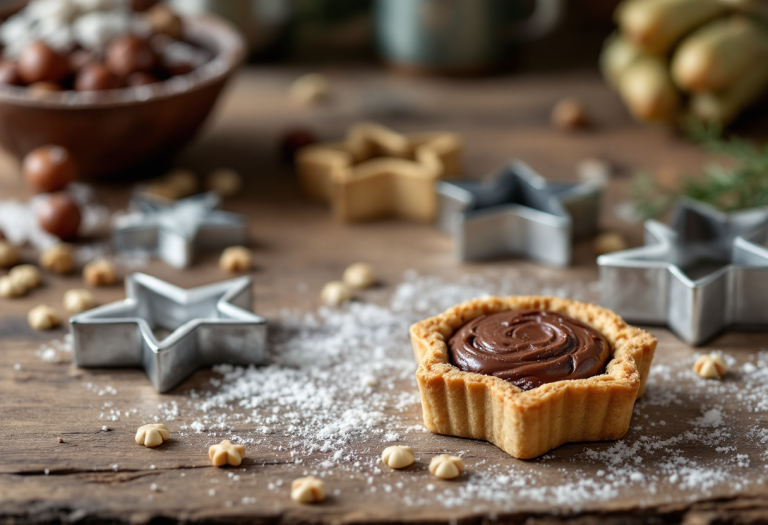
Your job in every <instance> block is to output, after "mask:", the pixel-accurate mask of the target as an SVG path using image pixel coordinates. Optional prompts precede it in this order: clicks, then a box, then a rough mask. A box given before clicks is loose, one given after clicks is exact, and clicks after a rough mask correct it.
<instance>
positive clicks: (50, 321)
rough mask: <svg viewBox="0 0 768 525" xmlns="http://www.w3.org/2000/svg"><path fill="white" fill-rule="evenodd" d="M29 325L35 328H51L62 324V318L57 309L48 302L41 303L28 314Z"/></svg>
mask: <svg viewBox="0 0 768 525" xmlns="http://www.w3.org/2000/svg"><path fill="white" fill-rule="evenodd" d="M27 322H28V323H29V326H30V327H31V328H33V329H35V330H50V329H51V328H56V327H57V326H59V325H60V324H61V318H59V314H58V313H56V310H54V309H53V308H51V307H50V306H48V305H47V304H41V305H38V306H35V307H34V308H32V309H31V310H30V311H29V313H28V314H27Z"/></svg>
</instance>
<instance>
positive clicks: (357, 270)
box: [343, 263, 376, 289]
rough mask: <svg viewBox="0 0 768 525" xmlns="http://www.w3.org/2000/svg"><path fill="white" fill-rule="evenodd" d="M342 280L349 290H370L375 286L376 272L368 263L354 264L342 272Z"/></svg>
mask: <svg viewBox="0 0 768 525" xmlns="http://www.w3.org/2000/svg"><path fill="white" fill-rule="evenodd" d="M343 279H344V284H346V285H347V286H349V287H350V288H358V289H362V288H370V287H371V286H373V285H374V284H376V270H374V269H373V266H371V265H370V264H368V263H355V264H352V265H350V266H349V267H348V268H347V269H346V270H344V277H343Z"/></svg>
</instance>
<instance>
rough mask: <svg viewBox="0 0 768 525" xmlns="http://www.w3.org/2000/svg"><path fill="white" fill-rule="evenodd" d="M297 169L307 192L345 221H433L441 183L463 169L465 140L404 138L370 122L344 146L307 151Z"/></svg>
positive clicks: (300, 155) (433, 135)
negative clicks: (462, 146) (436, 187)
mask: <svg viewBox="0 0 768 525" xmlns="http://www.w3.org/2000/svg"><path fill="white" fill-rule="evenodd" d="M296 164H297V169H298V172H299V177H300V180H301V184H302V187H303V189H304V193H305V194H306V195H307V196H308V197H310V198H312V199H315V200H319V201H323V202H330V203H331V207H332V209H333V214H334V216H335V217H336V218H337V219H338V220H340V221H343V222H357V221H367V220H373V219H380V218H385V217H399V218H403V219H407V220H413V221H421V222H429V221H431V220H433V219H434V216H435V213H436V209H437V197H436V195H435V182H436V181H437V180H439V179H441V178H450V177H454V176H456V175H457V174H458V173H459V170H460V168H461V140H460V139H459V137H458V136H457V135H455V134H453V133H446V132H426V133H416V134H408V135H402V134H400V133H396V132H394V131H392V130H389V129H387V128H385V127H383V126H380V125H378V124H374V123H370V122H364V123H360V124H357V125H355V126H353V127H352V128H351V129H350V130H349V133H348V135H347V138H346V140H344V141H342V142H334V143H321V144H315V145H312V146H307V147H305V148H302V149H301V150H299V152H298V154H297V159H296Z"/></svg>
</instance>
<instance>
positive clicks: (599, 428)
mask: <svg viewBox="0 0 768 525" xmlns="http://www.w3.org/2000/svg"><path fill="white" fill-rule="evenodd" d="M505 310H544V311H550V312H557V313H560V314H565V315H568V316H570V317H573V318H574V319H576V320H578V321H581V322H583V323H585V324H588V325H589V326H591V327H592V328H594V329H595V330H597V331H598V332H600V333H601V334H603V336H605V338H606V340H607V341H608V343H609V344H610V345H611V350H612V355H611V360H610V361H609V362H608V364H607V365H606V367H605V373H604V374H599V375H596V376H593V377H588V378H585V379H566V380H561V381H556V382H553V383H547V384H544V385H541V386H539V387H537V388H534V389H532V390H527V391H523V390H521V389H519V388H518V387H516V386H515V385H513V384H512V383H510V382H508V381H505V380H503V379H501V378H499V377H495V376H491V375H484V374H478V373H473V372H465V371H462V370H460V369H459V368H457V367H455V366H453V365H452V364H451V363H450V357H449V349H448V345H447V344H446V341H448V339H449V338H450V337H451V335H452V334H454V333H455V332H456V331H457V330H458V329H459V328H461V327H462V326H463V325H464V324H465V323H467V322H469V321H471V320H472V319H474V318H476V317H478V316H481V315H484V314H492V313H495V312H501V311H505ZM411 342H412V343H413V352H414V357H415V358H416V362H417V363H418V365H419V367H418V370H417V371H416V381H417V383H418V386H419V393H420V395H421V404H422V409H423V414H424V425H425V426H426V427H427V428H428V429H429V430H430V431H431V432H435V433H438V434H446V435H450V436H457V437H464V438H472V439H483V440H486V441H489V442H491V443H493V444H494V445H496V446H497V447H499V448H501V449H502V450H504V451H505V452H507V453H508V454H510V455H512V456H514V457H516V458H520V459H530V458H535V457H537V456H540V455H542V454H544V453H546V452H548V451H549V450H552V449H553V448H555V447H559V446H560V445H562V444H564V443H573V442H579V441H603V440H614V439H619V438H620V437H622V436H623V435H624V434H625V433H626V432H627V430H628V429H629V423H630V420H631V419H632V410H633V408H634V405H635V400H636V399H637V398H639V397H640V396H641V395H642V394H643V391H644V389H645V382H646V380H647V378H648V373H649V370H650V367H651V361H652V360H653V354H654V351H655V349H656V339H654V338H653V337H652V336H651V335H650V334H648V333H646V332H644V331H643V330H640V329H639V328H635V327H633V326H629V325H628V324H627V323H626V322H624V321H623V320H622V319H621V318H620V317H619V316H618V315H616V314H615V313H613V312H611V311H609V310H606V309H605V308H601V307H599V306H595V305H593V304H587V303H580V302H577V301H572V300H570V299H562V298H559V297H538V296H527V297H487V298H484V299H475V300H473V301H467V302H465V303H462V304H459V305H457V306H454V307H453V308H450V309H449V310H447V311H446V312H444V313H442V314H440V315H438V316H435V317H432V318H429V319H425V320H423V321H420V322H418V323H416V324H414V325H413V326H412V327H411Z"/></svg>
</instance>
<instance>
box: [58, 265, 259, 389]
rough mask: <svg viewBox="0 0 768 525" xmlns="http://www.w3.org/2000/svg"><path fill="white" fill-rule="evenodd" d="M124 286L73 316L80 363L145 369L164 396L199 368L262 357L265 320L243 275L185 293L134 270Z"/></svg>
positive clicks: (256, 360)
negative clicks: (119, 296) (116, 296)
mask: <svg viewBox="0 0 768 525" xmlns="http://www.w3.org/2000/svg"><path fill="white" fill-rule="evenodd" d="M125 289H126V298H125V299H124V300H122V301H117V302H114V303H110V304H106V305H103V306H99V307H97V308H94V309H92V310H88V311H86V312H83V313H80V314H77V315H75V316H73V317H72V318H71V319H70V324H71V328H70V330H71V333H72V337H73V341H74V361H75V364H76V365H77V366H79V367H82V368H109V367H143V368H144V370H145V371H146V373H147V376H148V377H149V379H150V381H151V382H152V385H153V386H154V387H155V389H156V390H157V391H158V392H160V393H164V392H168V391H169V390H171V389H172V388H174V387H175V386H176V385H178V384H179V383H181V382H182V381H184V379H186V378H187V377H189V376H190V375H191V374H192V373H193V372H194V371H195V370H197V369H198V368H201V367H206V366H211V365H215V364H219V363H230V364H234V365H258V364H263V363H264V362H265V361H266V356H267V350H266V348H267V321H266V319H264V318H263V317H261V316H258V315H256V314H254V313H252V312H251V308H252V293H251V280H250V279H249V278H248V277H239V278H237V279H231V280H227V281H221V282H218V283H214V284H210V285H206V286H200V287H198V288H192V289H189V290H185V289H183V288H178V287H176V286H173V285H172V284H169V283H167V282H165V281H161V280H160V279H157V278H155V277H152V276H150V275H146V274H143V273H134V274H131V275H129V276H128V277H126V279H125ZM156 330H157V331H158V332H159V331H164V332H170V333H168V334H167V335H165V336H164V337H160V335H156V333H155V331H156Z"/></svg>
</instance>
